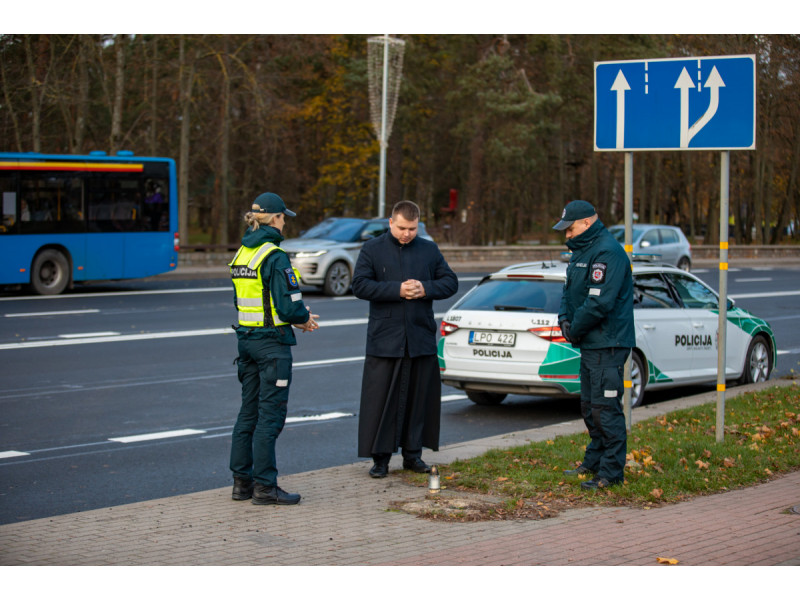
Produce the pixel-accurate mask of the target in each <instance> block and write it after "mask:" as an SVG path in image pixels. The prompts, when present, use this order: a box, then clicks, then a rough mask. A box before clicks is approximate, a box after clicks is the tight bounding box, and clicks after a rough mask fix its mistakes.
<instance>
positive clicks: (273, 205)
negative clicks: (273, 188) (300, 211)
mask: <svg viewBox="0 0 800 600" xmlns="http://www.w3.org/2000/svg"><path fill="white" fill-rule="evenodd" d="M251 210H252V211H253V212H260V213H268V214H278V213H283V214H285V215H287V216H289V217H296V216H297V215H296V214H295V213H293V212H292V211H290V210H289V209H288V208H286V204H285V203H284V202H283V198H281V197H280V196H278V194H273V193H272V192H266V193H264V194H261V195H260V196H259V197H258V198H256V199H255V200H254V201H253V208H252V209H251Z"/></svg>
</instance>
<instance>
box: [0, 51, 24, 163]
mask: <svg viewBox="0 0 800 600" xmlns="http://www.w3.org/2000/svg"><path fill="white" fill-rule="evenodd" d="M0 77H2V79H3V99H4V100H5V108H6V110H7V111H8V114H9V116H10V117H11V125H12V127H13V129H14V141H15V142H16V145H17V152H22V134H21V132H20V129H19V119H18V118H17V111H15V110H14V104H13V103H12V102H11V94H10V90H9V81H8V78H7V76H6V63H5V61H4V60H0Z"/></svg>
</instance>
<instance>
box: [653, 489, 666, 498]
mask: <svg viewBox="0 0 800 600" xmlns="http://www.w3.org/2000/svg"><path fill="white" fill-rule="evenodd" d="M663 493H664V490H662V489H661V488H654V489H653V490H651V491H650V495H651V496H653V498H661V495H662V494H663Z"/></svg>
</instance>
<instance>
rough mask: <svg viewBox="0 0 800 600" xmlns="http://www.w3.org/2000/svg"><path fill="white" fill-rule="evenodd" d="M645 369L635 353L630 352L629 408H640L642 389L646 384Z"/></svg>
mask: <svg viewBox="0 0 800 600" xmlns="http://www.w3.org/2000/svg"><path fill="white" fill-rule="evenodd" d="M646 377H647V369H645V368H644V361H643V360H642V357H641V356H639V354H638V353H637V352H631V381H632V382H633V387H631V408H636V407H637V406H641V405H642V402H643V401H644V387H645V384H646Z"/></svg>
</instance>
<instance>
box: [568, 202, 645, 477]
mask: <svg viewBox="0 0 800 600" xmlns="http://www.w3.org/2000/svg"><path fill="white" fill-rule="evenodd" d="M553 229H557V230H560V231H564V233H565V234H566V238H567V247H568V248H569V249H570V250H572V258H571V259H570V262H569V266H568V267H567V280H566V282H565V284H564V293H563V295H562V297H561V309H560V310H559V313H558V322H559V325H560V326H561V332H562V333H563V335H564V337H565V338H566V340H567V341H568V342H570V343H571V344H572V345H573V346H576V347H578V348H580V350H581V369H580V376H581V414H582V415H583V421H584V423H586V427H587V429H588V430H589V437H590V438H591V441H590V443H589V444H588V445H587V446H586V452H585V454H584V457H583V462H582V463H581V464H580V466H578V468H576V469H571V470H568V471H566V474H568V475H581V474H589V473H592V474H594V478H593V479H591V480H589V481H583V482H581V487H582V488H584V489H597V488H603V487H607V486H609V485H614V484H617V483H622V481H623V479H624V469H625V454H626V451H627V433H626V429H625V416H624V414H623V412H622V407H621V401H622V394H623V385H624V384H623V374H622V371H623V367H624V365H625V361H626V360H627V358H628V355H629V354H630V352H631V348H632V347H633V346H634V344H635V332H634V327H633V277H632V275H631V264H630V260H629V259H628V255H627V254H626V253H625V251H624V250H623V248H622V246H620V244H619V242H617V240H615V239H614V237H613V236H612V235H611V234H610V233H609V232H608V230H607V229H606V228H605V226H604V225H603V223H602V222H601V221H600V220H599V219H598V217H597V213H596V212H595V210H594V207H593V206H592V205H591V204H589V203H588V202H586V201H584V200H573V201H572V202H570V203H569V204H567V206H566V208H565V209H564V212H563V213H562V214H561V220H560V221H559V222H558V223H556V225H555V226H554V227H553Z"/></svg>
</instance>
